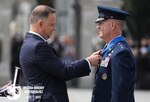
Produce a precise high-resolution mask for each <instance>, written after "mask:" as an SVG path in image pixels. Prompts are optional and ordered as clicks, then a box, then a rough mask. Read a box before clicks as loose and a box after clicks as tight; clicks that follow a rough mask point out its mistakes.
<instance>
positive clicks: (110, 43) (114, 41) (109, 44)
mask: <svg viewBox="0 0 150 102" xmlns="http://www.w3.org/2000/svg"><path fill="white" fill-rule="evenodd" d="M120 41H125V39H124V37H123V36H122V35H119V36H117V37H116V38H114V39H113V40H112V41H110V42H109V43H108V44H107V45H106V46H107V47H106V46H105V47H104V48H103V51H102V56H103V55H104V54H105V52H106V51H107V50H108V49H109V48H111V47H112V46H113V45H114V44H116V43H118V42H120Z"/></svg>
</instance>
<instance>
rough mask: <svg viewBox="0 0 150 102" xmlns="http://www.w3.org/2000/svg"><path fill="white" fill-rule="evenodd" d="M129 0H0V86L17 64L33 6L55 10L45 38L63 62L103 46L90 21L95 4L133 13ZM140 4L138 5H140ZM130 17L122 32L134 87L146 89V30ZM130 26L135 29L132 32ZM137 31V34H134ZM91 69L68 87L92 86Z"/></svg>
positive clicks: (149, 52)
mask: <svg viewBox="0 0 150 102" xmlns="http://www.w3.org/2000/svg"><path fill="white" fill-rule="evenodd" d="M131 1H133V0H1V1H0V12H1V13H0V18H1V19H0V86H2V85H5V84H6V83H8V82H9V80H11V78H12V77H13V73H14V72H13V71H14V66H20V65H19V63H18V56H19V51H20V47H21V44H22V40H23V38H24V36H25V33H26V32H27V31H28V29H29V26H28V16H29V13H30V12H31V10H32V8H33V7H34V6H36V5H38V4H45V5H49V6H51V7H54V8H55V9H56V11H57V27H56V35H54V37H53V38H51V39H49V43H50V44H51V45H52V46H53V47H54V48H55V49H56V51H57V53H58V55H59V57H61V58H62V60H63V61H73V60H76V59H80V58H85V57H87V56H89V55H90V54H91V53H92V52H93V51H96V50H98V49H101V48H102V47H103V46H104V42H103V41H102V39H100V38H98V37H97V30H96V24H95V23H94V21H95V20H96V18H97V16H98V12H97V8H96V6H97V5H103V6H112V7H117V8H122V9H124V10H126V11H129V13H131V14H132V13H133V14H134V12H132V9H133V11H134V8H132V7H130V6H131V4H132V3H131ZM145 1H146V0H145ZM147 1H148V0H147ZM130 3H131V4H130ZM144 6H145V5H142V4H141V7H144ZM127 8H128V9H127ZM130 8H132V9H130ZM146 9H149V8H146ZM130 10H131V11H130ZM147 13H148V12H147ZM131 16H132V15H131ZM139 17H141V16H139ZM129 19H130V18H129ZM132 19H133V18H132ZM132 19H130V20H129V21H128V22H127V25H126V26H125V28H124V33H123V34H124V36H125V37H126V39H127V41H128V42H129V44H130V46H131V48H132V51H133V53H134V55H135V58H136V59H137V67H138V68H137V74H136V77H137V79H136V88H139V89H140V88H141V89H150V63H149V62H150V32H149V31H148V30H144V28H143V27H142V28H143V29H142V31H143V32H142V31H141V32H140V31H139V30H140V28H138V27H136V25H134V24H135V23H134V22H132V21H133V20H132ZM137 20H138V19H137ZM142 20H143V19H142ZM130 22H132V23H130ZM135 22H136V21H135ZM147 22H149V23H148V24H149V25H150V19H149V20H147ZM141 24H142V23H141ZM148 24H147V26H148ZM142 26H144V24H142ZM131 28H132V29H134V30H135V31H136V30H137V31H136V32H134V30H132V29H131ZM138 31H139V32H140V34H137V32H138ZM144 31H145V32H144ZM139 35H140V36H139ZM141 35H143V36H141ZM137 36H139V37H137ZM95 70H96V68H93V70H92V72H91V74H90V76H86V77H83V78H77V79H73V80H71V81H68V82H67V84H68V86H69V87H80V88H92V85H93V80H94V75H95ZM20 78H21V85H25V84H26V83H25V81H24V79H23V76H22V73H21V76H20Z"/></svg>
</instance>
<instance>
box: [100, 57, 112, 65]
mask: <svg viewBox="0 0 150 102" xmlns="http://www.w3.org/2000/svg"><path fill="white" fill-rule="evenodd" d="M109 61H110V57H109V56H108V57H106V58H105V60H102V62H101V66H102V67H107V66H108V63H109Z"/></svg>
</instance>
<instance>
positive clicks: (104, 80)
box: [92, 6, 136, 102]
mask: <svg viewBox="0 0 150 102" xmlns="http://www.w3.org/2000/svg"><path fill="white" fill-rule="evenodd" d="M97 9H98V13H99V17H98V19H97V20H96V23H97V29H98V34H99V37H100V38H102V39H103V40H104V41H105V42H106V46H105V47H104V48H103V50H102V54H101V56H102V60H101V63H100V65H99V68H98V69H97V72H96V76H95V81H94V88H93V95H92V102H135V101H134V81H135V66H136V64H135V59H134V56H133V54H132V52H131V50H130V48H129V46H128V44H127V42H126V41H125V38H124V37H123V36H122V35H121V34H122V29H123V26H124V24H125V21H126V18H127V16H129V14H128V13H127V12H125V11H122V10H120V9H117V8H111V7H104V6H98V7H97Z"/></svg>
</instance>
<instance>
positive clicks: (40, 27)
mask: <svg viewBox="0 0 150 102" xmlns="http://www.w3.org/2000/svg"><path fill="white" fill-rule="evenodd" d="M43 26H44V22H43V21H42V20H39V21H38V27H39V29H42V28H43Z"/></svg>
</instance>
